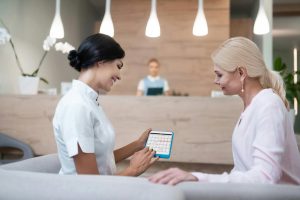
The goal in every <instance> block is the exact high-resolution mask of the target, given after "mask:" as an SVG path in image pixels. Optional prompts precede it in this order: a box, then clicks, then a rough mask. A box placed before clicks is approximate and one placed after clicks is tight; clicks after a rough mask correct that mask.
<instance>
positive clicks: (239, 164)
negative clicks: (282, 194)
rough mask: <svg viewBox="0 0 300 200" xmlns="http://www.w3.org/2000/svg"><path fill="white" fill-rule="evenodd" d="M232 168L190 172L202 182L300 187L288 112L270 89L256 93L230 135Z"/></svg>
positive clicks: (298, 160)
mask: <svg viewBox="0 0 300 200" xmlns="http://www.w3.org/2000/svg"><path fill="white" fill-rule="evenodd" d="M232 152H233V161H234V168H233V169H232V171H231V172H230V173H229V174H228V173H223V174H221V175H218V174H204V173H192V174H193V175H195V176H196V177H197V178H198V180H199V181H204V182H243V183H290V184H300V155H299V150H298V147H297V142H296V138H295V134H294V131H293V125H292V122H291V119H290V117H289V113H288V111H287V109H286V108H285V106H284V104H283V101H282V100H281V99H280V97H279V96H278V95H277V94H276V93H274V92H273V91H272V89H264V90H262V91H261V92H259V93H258V94H257V95H256V96H255V97H254V98H253V99H252V102H251V104H250V105H249V106H248V107H247V108H246V110H245V111H244V112H243V113H242V114H241V116H240V119H239V120H238V122H237V124H236V127H235V129H234V132H233V136H232Z"/></svg>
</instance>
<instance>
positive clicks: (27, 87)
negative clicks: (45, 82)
mask: <svg viewBox="0 0 300 200" xmlns="http://www.w3.org/2000/svg"><path fill="white" fill-rule="evenodd" d="M39 82H40V78H39V77H30V76H20V77H19V92H20V94H25V95H34V94H37V92H38V87H39Z"/></svg>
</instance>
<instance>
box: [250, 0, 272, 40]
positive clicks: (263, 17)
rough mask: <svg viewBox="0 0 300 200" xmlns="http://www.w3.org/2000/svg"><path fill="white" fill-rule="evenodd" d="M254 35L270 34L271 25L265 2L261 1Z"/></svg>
mask: <svg viewBox="0 0 300 200" xmlns="http://www.w3.org/2000/svg"><path fill="white" fill-rule="evenodd" d="M253 32H254V34H256V35H263V34H267V33H269V32H270V23H269V20H268V17H267V14H266V11H265V9H264V0H259V9H258V13H257V16H256V19H255V23H254V30H253Z"/></svg>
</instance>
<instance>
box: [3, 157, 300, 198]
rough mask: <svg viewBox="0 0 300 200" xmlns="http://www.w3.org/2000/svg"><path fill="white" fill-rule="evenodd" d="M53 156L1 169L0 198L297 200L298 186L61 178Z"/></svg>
mask: <svg viewBox="0 0 300 200" xmlns="http://www.w3.org/2000/svg"><path fill="white" fill-rule="evenodd" d="M59 169H60V163H59V160H58V158H57V155H56V154H51V155H46V156H41V157H35V158H32V159H28V160H24V161H20V162H16V163H12V164H7V165H1V166H0V199H72V200H74V199H75V200H76V199H107V200H110V199H113V200H117V199H130V200H135V199H155V200H160V199H172V200H181V199H191V200H196V199H203V200H221V199H222V200H224V199H225V200H227V199H228V200H235V199H236V200H240V199H245V200H254V199H259V200H267V199H268V200H269V199H270V200H271V199H272V200H283V199H284V200H300V186H290V185H263V184H217V183H197V182H185V183H181V184H178V185H177V186H175V187H172V186H164V185H157V184H152V183H150V182H149V181H148V180H147V179H145V178H134V177H121V176H93V175H80V176H70V175H68V176H62V175H58V174H57V173H58V171H59Z"/></svg>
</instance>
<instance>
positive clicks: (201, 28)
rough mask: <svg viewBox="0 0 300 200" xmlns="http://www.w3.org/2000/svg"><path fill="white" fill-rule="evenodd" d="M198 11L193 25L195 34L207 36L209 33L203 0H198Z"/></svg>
mask: <svg viewBox="0 0 300 200" xmlns="http://www.w3.org/2000/svg"><path fill="white" fill-rule="evenodd" d="M198 4H199V5H198V13H197V16H196V19H195V22H194V26H193V35H195V36H205V35H207V34H208V28H207V21H206V18H205V15H204V11H203V0H198Z"/></svg>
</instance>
